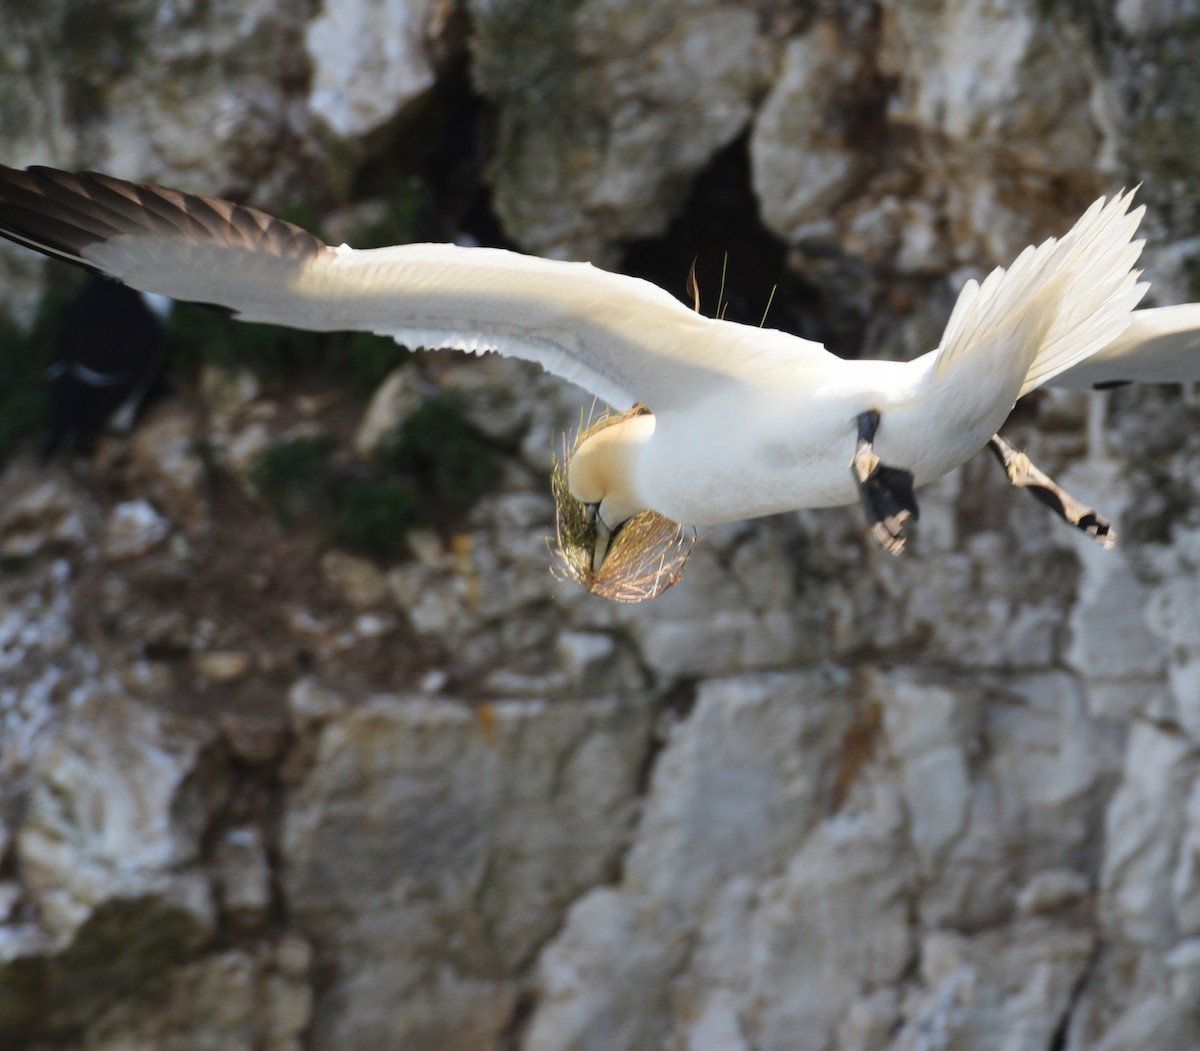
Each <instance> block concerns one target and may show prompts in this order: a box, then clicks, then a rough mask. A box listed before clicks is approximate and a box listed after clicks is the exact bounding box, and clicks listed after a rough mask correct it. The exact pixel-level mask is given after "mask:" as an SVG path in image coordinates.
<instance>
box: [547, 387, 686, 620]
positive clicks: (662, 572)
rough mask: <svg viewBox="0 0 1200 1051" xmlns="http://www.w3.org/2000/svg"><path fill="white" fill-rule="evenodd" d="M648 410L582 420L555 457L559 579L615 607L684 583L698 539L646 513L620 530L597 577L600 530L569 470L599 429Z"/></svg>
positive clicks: (553, 482) (555, 543)
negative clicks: (594, 563) (594, 553)
mask: <svg viewBox="0 0 1200 1051" xmlns="http://www.w3.org/2000/svg"><path fill="white" fill-rule="evenodd" d="M644 411H645V410H644V409H642V408H641V407H635V408H633V409H631V410H630V412H629V413H621V414H618V413H609V414H606V415H603V416H601V417H599V418H598V419H594V420H591V421H590V422H588V423H583V422H582V421H581V422H580V427H579V430H578V431H577V432H576V434H575V437H574V439H573V440H570V441H569V440H568V436H567V435H563V448H562V454H561V455H560V456H557V457H555V460H554V468H553V470H552V471H551V474H550V489H551V492H552V493H553V495H554V507H555V512H556V514H555V518H556V522H555V525H556V529H555V537H554V541H553V551H554V555H555V560H554V566H553V571H554V574H555V576H557V577H558V578H559V579H560V580H569V581H571V582H572V583H575V584H579V585H580V586H581V587H584V588H586V589H587V590H588V591H590V592H591V593H592V594H593V595H599V596H600V597H601V598H606V599H612V600H613V601H614V602H644V601H646V599H652V598H657V597H658V596H659V595H661V594H662V593H663V592H664V591H666V590H667V588H669V587H670V586H671V585H672V584H674V583H676V582H677V581H679V580H680V579H681V578H682V576H683V567H684V564H685V563H686V562H687V560H688V556H689V555H691V553H692V548H693V547H695V546H696V540H697V537H696V531H695V530H694V529H687V528H686V527H684V526H681V525H680V524H679V523H678V522H672V521H671V520H670V519H669V518H664V517H663V516H662V515H660V514H659V513H658V512H657V511H643V512H641V514H637V515H634V516H633V518H631V519H630V520H629V521H628V522H626V523H625V524H624V525H623V526H621V527H620V528H619V529H618V530H617V532H616V533H615V534H614V536H613V538H612V542H611V543H610V544H609V548H608V554H607V555H606V556H605V559H604V564H603V565H602V566H601V567H600V571H599V572H598V573H594V572H592V551H593V550H594V548H595V546H596V528H595V525H594V524H590V523H589V522H588V519H587V509H586V508H585V507H584V506H583V504H581V503H580V502H579V501H578V500H576V499H575V498H574V497H573V496H572V495H571V491H570V489H569V488H568V487H567V468H568V467H569V466H570V464H571V457H572V456H574V455H575V450H576V449H578V448H579V447H580V446H581V445H582V444H583V443H584V442H585V441H587V439H588V438H590V437H591V436H592V435H593V434H595V433H596V432H597V431H598V430H600V429H602V428H604V427H609V426H611V425H612V424H614V423H618V422H620V421H621V420H624V419H626V418H628V416H630V415H632V414H634V413H638V412H644Z"/></svg>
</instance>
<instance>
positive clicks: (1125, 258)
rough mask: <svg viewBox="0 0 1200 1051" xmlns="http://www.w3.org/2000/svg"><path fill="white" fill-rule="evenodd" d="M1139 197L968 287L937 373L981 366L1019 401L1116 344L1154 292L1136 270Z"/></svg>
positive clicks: (1108, 207) (1103, 205) (1125, 199)
mask: <svg viewBox="0 0 1200 1051" xmlns="http://www.w3.org/2000/svg"><path fill="white" fill-rule="evenodd" d="M1132 199H1133V191H1129V192H1128V193H1120V194H1118V195H1117V196H1116V197H1114V198H1113V199H1112V200H1111V201H1107V202H1106V201H1105V199H1104V198H1100V199H1099V200H1098V201H1096V202H1095V203H1093V204H1092V206H1091V207H1090V208H1088V210H1087V211H1086V212H1085V213H1084V214H1083V216H1082V217H1081V218H1080V219H1079V221H1078V222H1076V223H1075V225H1074V226H1073V227H1072V228H1071V230H1070V231H1069V232H1068V233H1067V234H1066V235H1065V236H1064V237H1062V238H1061V239H1059V240H1055V239H1053V238H1052V239H1050V240H1048V241H1045V242H1044V243H1043V244H1041V245H1039V246H1038V247H1036V248H1027V249H1025V251H1023V252H1022V253H1021V254H1020V255H1019V256H1018V257H1017V259H1016V260H1015V261H1014V262H1013V264H1012V265H1011V266H1009V267H1007V268H1000V269H996V270H993V271H992V272H991V273H990V274H989V275H988V276H987V278H985V279H984V282H983V284H982V285H980V284H977V283H975V282H968V284H967V285H966V287H964V288H963V290H962V292H961V293H960V295H959V297H958V301H957V302H956V303H955V305H954V310H953V312H952V313H951V315H950V320H949V321H948V322H947V325H946V331H945V335H944V336H943V338H942V344H941V347H940V348H939V349H938V356H937V362H936V365H935V373H936V374H937V375H938V376H939V377H941V376H943V375H944V374H945V373H946V372H947V370H948V369H950V368H952V367H953V366H955V364H956V363H958V362H964V363H965V361H966V359H974V360H973V364H974V365H975V366H976V367H978V368H979V369H980V371H981V372H986V373H987V374H988V375H989V378H990V382H993V383H996V382H999V383H1000V385H1001V386H1008V385H1013V386H1014V387H1015V389H1014V391H1013V395H1014V399H1015V398H1016V397H1020V396H1021V395H1023V394H1027V393H1028V392H1029V391H1031V390H1033V389H1035V388H1036V387H1039V386H1041V385H1042V384H1043V383H1045V382H1046V381H1047V380H1049V379H1051V378H1053V377H1054V376H1056V375H1058V374H1059V373H1060V372H1063V371H1064V370H1066V369H1069V368H1070V367H1071V366H1072V365H1075V364H1077V363H1079V362H1080V361H1083V360H1085V359H1086V358H1087V357H1089V356H1090V355H1092V354H1094V353H1096V352H1097V351H1098V350H1100V349H1102V348H1103V347H1105V346H1107V345H1108V344H1110V343H1111V342H1112V341H1113V340H1114V339H1115V338H1116V337H1117V336H1119V335H1120V333H1121V332H1122V331H1123V330H1124V328H1125V326H1126V325H1127V324H1128V323H1129V314H1130V312H1131V311H1132V310H1133V308H1134V307H1135V306H1136V305H1137V303H1138V301H1139V300H1140V299H1141V297H1142V295H1143V294H1144V293H1145V291H1146V288H1147V287H1148V286H1147V285H1145V284H1140V283H1139V282H1138V277H1139V276H1140V275H1139V272H1138V271H1136V270H1134V269H1133V266H1134V264H1135V263H1136V262H1137V259H1138V256H1139V255H1140V253H1141V249H1142V242H1141V241H1134V240H1133V235H1134V233H1135V232H1136V230H1137V226H1138V223H1139V221H1140V220H1141V217H1142V212H1143V209H1142V208H1136V209H1134V210H1133V211H1132V212H1130V211H1129V205H1130V202H1131V201H1132ZM997 355H1003V360H996V356H997ZM983 357H991V358H993V360H990V361H986V362H985V361H982V360H979V359H980V358H983ZM971 371H974V370H971Z"/></svg>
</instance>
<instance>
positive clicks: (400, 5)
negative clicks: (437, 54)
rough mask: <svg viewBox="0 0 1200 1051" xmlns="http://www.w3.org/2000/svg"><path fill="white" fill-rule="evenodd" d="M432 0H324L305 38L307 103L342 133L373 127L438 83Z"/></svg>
mask: <svg viewBox="0 0 1200 1051" xmlns="http://www.w3.org/2000/svg"><path fill="white" fill-rule="evenodd" d="M440 10H441V8H440V7H439V5H438V4H436V3H434V0H324V3H323V4H322V9H321V13H320V14H319V15H318V16H317V17H316V18H314V19H313V20H312V21H311V22H310V23H309V24H308V28H307V30H306V31H305V34H304V43H305V47H306V49H307V51H308V55H309V58H310V59H311V60H312V65H313V76H312V85H311V87H310V89H309V96H308V104H309V106H310V107H311V109H312V111H313V112H314V113H315V114H316V115H317V116H318V117H320V118H321V119H322V120H323V121H325V123H326V124H328V125H329V127H330V128H331V129H332V130H333V132H334V134H336V135H339V136H341V137H342V138H344V139H351V138H355V137H357V136H361V135H365V134H367V133H368V132H371V131H374V130H375V129H376V128H378V127H379V126H380V125H382V124H385V123H386V122H387V121H389V120H392V119H393V118H394V117H396V116H398V115H399V114H401V113H402V112H403V111H404V109H405V107H406V106H408V105H409V104H410V103H411V102H413V101H414V100H415V99H417V98H419V97H420V96H421V95H423V94H424V93H425V92H426V91H428V90H429V89H430V88H432V87H433V83H434V69H433V56H432V54H431V53H430V51H431V49H430V46H429V37H430V35H431V29H432V24H433V22H434V21H435V19H436V18H437V16H438V12H439V11H440Z"/></svg>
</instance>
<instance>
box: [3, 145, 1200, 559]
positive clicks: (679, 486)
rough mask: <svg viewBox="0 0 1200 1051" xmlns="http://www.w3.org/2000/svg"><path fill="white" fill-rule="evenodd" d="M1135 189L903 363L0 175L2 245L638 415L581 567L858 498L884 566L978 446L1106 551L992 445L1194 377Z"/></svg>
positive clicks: (1195, 366) (76, 183) (583, 468)
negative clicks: (524, 377)
mask: <svg viewBox="0 0 1200 1051" xmlns="http://www.w3.org/2000/svg"><path fill="white" fill-rule="evenodd" d="M1131 197H1132V194H1131V193H1122V194H1118V195H1117V196H1115V197H1113V198H1112V199H1111V200H1105V199H1103V198H1101V199H1100V200H1098V201H1096V202H1095V203H1094V204H1093V205H1092V206H1091V207H1090V208H1088V209H1087V211H1086V212H1085V213H1084V214H1083V216H1082V217H1081V218H1080V219H1079V220H1078V221H1077V222H1076V223H1075V225H1074V226H1073V227H1072V228H1071V229H1070V230H1069V231H1068V232H1067V233H1066V234H1065V235H1063V236H1062V237H1061V238H1059V239H1053V238H1052V239H1050V240H1047V241H1045V242H1043V243H1042V244H1041V245H1039V246H1037V247H1029V248H1026V249H1025V250H1024V251H1023V252H1021V253H1020V255H1019V256H1018V257H1017V258H1016V260H1015V261H1014V262H1013V263H1012V265H1011V266H1008V267H1006V268H998V269H996V270H994V271H992V273H991V274H990V275H988V277H987V278H986V279H985V280H984V281H983V282H982V283H977V282H974V281H972V282H969V283H968V284H967V285H966V287H964V288H963V290H962V292H961V294H960V295H959V297H958V300H957V302H956V304H955V307H954V309H953V312H952V314H951V316H950V319H949V321H948V322H947V325H946V328H945V332H944V334H943V336H942V339H941V342H940V344H939V345H938V346H937V347H936V348H935V349H933V350H931V351H930V352H929V353H927V354H925V355H923V356H922V357H919V358H917V359H915V360H913V361H909V362H893V361H875V360H843V359H841V358H838V357H836V356H834V355H833V354H831V353H829V352H828V351H827V350H825V348H824V347H822V346H821V345H819V344H817V343H813V342H810V341H807V340H804V339H800V338H798V337H796V336H792V335H788V334H785V333H782V332H778V331H774V330H771V329H767V328H756V327H753V326H747V325H741V324H737V323H734V322H729V321H723V320H719V319H715V318H709V317H704V316H701V315H700V314H698V313H696V312H694V311H693V310H691V309H689V308H688V307H687V306H685V305H684V304H682V303H681V302H679V301H678V300H676V299H675V298H674V297H673V296H671V295H670V294H668V293H667V292H665V291H663V290H662V289H660V288H658V287H656V286H654V285H651V284H649V283H648V282H645V281H641V280H638V279H635V278H630V277H626V276H622V275H618V274H614V273H608V272H606V271H604V270H600V269H597V268H595V267H592V266H590V265H588V264H585V263H571V262H562V261H556V260H549V259H540V258H535V257H531V256H527V255H522V254H519V253H515V252H510V251H504V250H500V249H491V248H475V247H461V246H457V245H452V244H408V245H399V246H395V247H391V248H380V249H373V250H364V251H359V250H355V249H352V248H350V247H348V246H346V245H341V246H338V247H330V246H328V245H326V244H324V243H322V242H321V241H320V240H319V239H317V238H316V237H314V236H313V235H311V234H309V233H307V232H306V231H304V230H302V229H300V228H299V227H297V226H294V225H292V224H290V223H287V222H284V221H282V220H279V219H277V218H274V217H272V216H270V215H267V214H266V213H264V212H261V211H259V210H257V209H254V208H247V207H242V206H239V205H237V204H234V203H231V202H229V201H226V200H221V199H218V198H215V197H208V196H202V195H197V194H190V193H182V192H180V191H177V190H171V189H167V188H164V187H160V186H151V185H144V184H136V183H132V182H127V181H124V180H121V179H116V178H113V177H110V176H107V175H102V174H98V173H89V172H85V173H76V174H72V173H68V172H62V171H57V170H54V169H49V168H30V169H28V170H24V171H22V170H17V169H12V168H3V167H0V235H3V236H4V237H7V238H9V239H11V240H13V241H16V242H18V243H21V244H24V245H27V246H29V247H30V248H34V249H36V250H38V251H40V252H45V253H46V254H48V255H51V256H54V257H57V258H59V259H65V260H67V261H68V262H72V263H76V264H78V265H80V266H83V267H87V268H88V269H90V270H93V271H95V272H97V273H100V274H103V275H106V276H108V277H110V278H115V279H116V280H118V281H121V282H123V283H125V284H127V285H129V286H131V287H133V288H136V289H140V290H143V291H147V292H153V293H158V294H161V295H165V296H170V297H173V298H176V299H182V300H191V301H197V302H201V303H208V304H215V305H218V306H222V307H225V308H227V309H229V310H230V311H232V312H233V313H234V314H235V315H236V316H237V317H238V318H240V319H242V320H244V321H258V322H272V323H276V324H281V325H288V326H292V327H294V328H300V329H310V330H318V331H330V330H339V329H355V330H365V331H369V332H374V333H378V334H381V335H387V336H390V337H392V338H394V339H395V340H396V341H397V342H399V343H401V344H403V345H405V346H409V347H414V348H418V347H423V348H430V349H437V348H445V349H455V350H460V351H468V352H474V353H485V352H488V351H495V352H498V353H500V354H506V355H512V356H515V357H518V358H524V359H526V360H529V361H534V362H537V363H539V364H540V365H542V366H543V367H544V368H545V369H547V370H548V371H550V372H552V373H555V374H556V375H559V376H562V377H563V378H565V379H567V380H569V381H571V382H573V383H576V384H578V385H580V386H581V387H584V388H585V389H587V390H589V391H591V392H592V393H593V394H595V395H598V396H599V397H600V398H602V399H604V400H605V401H607V402H609V403H610V404H611V405H612V406H613V407H614V408H616V409H618V410H623V409H628V408H629V407H631V406H633V405H634V404H635V403H640V404H642V405H644V406H645V407H646V409H647V410H648V411H645V412H640V413H633V414H630V415H628V416H627V417H625V418H624V419H623V420H622V421H621V422H620V423H618V424H615V425H613V426H611V427H606V428H603V429H601V430H598V431H597V432H596V433H595V434H594V436H592V437H590V438H589V439H588V440H587V441H586V442H584V443H583V444H582V445H581V446H580V448H579V449H578V450H577V451H576V453H575V454H574V456H573V458H572V460H571V463H570V468H569V475H568V482H569V488H570V492H571V494H572V495H573V497H574V498H575V499H577V500H578V501H581V502H582V503H583V504H584V505H586V507H587V508H588V509H589V512H590V514H591V515H592V516H593V517H594V522H595V527H596V541H595V549H594V555H593V564H594V566H596V567H599V566H600V565H601V564H602V563H603V560H604V558H605V552H606V550H607V547H608V540H609V537H610V536H611V534H612V533H613V532H614V531H615V530H617V529H619V528H620V527H621V525H622V523H624V522H626V521H627V520H629V519H630V518H631V517H632V516H635V515H637V514H638V513H639V512H642V511H645V510H647V509H649V510H653V511H655V512H658V513H660V514H661V515H663V516H666V517H667V518H669V519H672V520H675V521H678V522H684V523H689V524H696V525H711V524H716V523H721V522H728V521H731V520H736V519H742V518H752V517H755V516H760V515H769V514H772V513H775V512H780V511H788V510H794V509H799V508H809V507H829V506H836V505H844V504H852V503H856V502H859V501H861V502H862V504H863V506H864V507H865V509H866V512H867V515H868V519H869V522H870V525H871V529H872V534H873V535H874V537H875V538H876V539H877V540H878V541H879V542H880V543H881V544H882V545H883V546H884V547H885V548H887V549H889V550H892V551H899V550H900V549H901V548H902V546H903V544H904V539H905V526H906V521H907V520H908V519H909V518H915V517H916V515H917V504H916V500H915V497H914V494H913V487H914V486H918V485H921V484H922V483H926V482H930V481H932V480H933V479H936V478H938V477H939V476H941V475H943V474H945V473H946V472H947V471H950V470H951V469H953V468H954V467H956V466H958V465H959V464H961V463H963V462H964V461H965V460H966V459H967V458H969V457H970V456H972V455H974V454H975V453H976V452H978V451H979V450H980V449H982V448H983V447H985V446H988V445H990V446H991V447H992V449H993V451H995V452H996V453H997V454H998V455H999V456H1000V457H1001V459H1002V461H1003V462H1004V463H1005V467H1006V470H1007V471H1008V474H1009V477H1010V479H1011V480H1012V481H1013V483H1014V484H1016V485H1031V486H1033V487H1034V489H1035V491H1037V492H1039V493H1040V494H1041V495H1042V496H1043V497H1049V498H1050V499H1048V502H1049V503H1051V505H1052V506H1053V505H1055V504H1056V503H1057V506H1055V510H1057V511H1059V513H1060V514H1062V515H1063V517H1065V518H1066V519H1067V520H1068V521H1070V522H1072V524H1074V525H1077V526H1079V527H1080V528H1082V529H1085V530H1087V531H1088V532H1090V533H1092V534H1093V535H1095V536H1096V537H1097V538H1098V539H1101V540H1111V536H1110V532H1109V529H1108V525H1107V523H1105V522H1104V521H1103V519H1101V518H1099V516H1097V515H1095V513H1094V512H1092V511H1091V510H1090V509H1088V508H1084V507H1082V505H1078V504H1075V503H1074V502H1073V501H1070V498H1069V497H1067V496H1066V494H1064V493H1062V492H1061V490H1058V489H1057V487H1055V486H1054V484H1053V482H1051V481H1050V480H1049V479H1046V478H1045V476H1044V475H1040V474H1038V473H1036V469H1032V468H1031V465H1028V462H1027V461H1026V460H1025V459H1024V458H1023V457H1021V456H1020V454H1018V453H1017V452H1016V450H1014V449H1012V447H1011V446H1009V445H1008V444H1007V443H1006V442H1004V440H1003V439H1001V438H999V437H998V436H997V435H996V431H997V429H998V428H999V427H1000V426H1001V425H1002V424H1003V422H1004V420H1005V418H1006V417H1007V416H1008V414H1009V412H1010V410H1011V409H1012V407H1013V404H1014V403H1015V402H1016V400H1017V399H1018V398H1020V397H1021V396H1022V395H1025V394H1028V393H1029V392H1030V391H1033V390H1036V389H1037V388H1038V387H1041V386H1042V385H1044V384H1049V383H1059V384H1063V385H1071V386H1075V385H1084V386H1094V385H1102V384H1106V383H1110V382H1112V381H1117V380H1127V379H1128V380H1142V379H1147V380H1155V379H1161V378H1163V377H1164V376H1167V375H1169V376H1170V378H1186V376H1185V375H1183V374H1186V375H1192V374H1200V356H1198V355H1197V354H1195V353H1193V352H1194V351H1195V349H1196V343H1197V339H1198V336H1197V332H1198V331H1200V313H1198V311H1197V308H1196V307H1195V306H1189V307H1183V308H1168V309H1167V310H1165V311H1163V310H1160V311H1146V312H1142V313H1141V314H1140V315H1139V314H1138V313H1135V312H1134V308H1135V307H1136V306H1137V304H1138V302H1139V300H1140V299H1141V297H1142V295H1143V293H1144V292H1145V290H1146V287H1147V286H1146V284H1144V283H1141V282H1139V273H1138V271H1137V270H1135V269H1134V267H1135V264H1136V263H1137V260H1138V256H1139V253H1140V251H1141V247H1142V243H1141V242H1140V241H1138V240H1136V239H1135V233H1136V230H1137V226H1138V222H1139V220H1140V218H1141V214H1142V209H1141V208H1137V209H1133V210H1131ZM1031 470H1032V471H1033V472H1034V473H1030V471H1031Z"/></svg>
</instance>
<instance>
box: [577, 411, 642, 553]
mask: <svg viewBox="0 0 1200 1051" xmlns="http://www.w3.org/2000/svg"><path fill="white" fill-rule="evenodd" d="M653 433H654V416H653V415H652V414H650V413H648V412H634V413H631V414H630V415H627V416H626V417H625V418H624V419H621V420H618V421H617V422H615V423H610V424H608V425H607V426H603V427H599V428H598V429H596V430H595V431H593V432H592V433H591V434H590V435H588V436H587V437H586V438H585V439H584V440H583V442H581V443H580V445H579V447H578V448H577V449H576V450H575V452H574V453H573V454H572V456H571V461H570V463H569V464H568V465H567V488H568V490H569V491H570V493H571V495H572V496H573V497H575V499H576V500H578V501H579V502H580V503H582V504H585V505H588V506H592V507H598V508H599V516H598V517H599V519H600V521H601V522H602V523H603V524H604V525H606V526H607V527H608V528H609V529H616V528H617V527H618V526H620V525H621V524H622V523H623V522H625V521H627V520H628V519H630V518H632V517H633V516H634V515H636V514H637V513H638V512H639V511H645V510H646V506H647V505H646V501H645V498H644V497H643V496H642V495H641V494H640V493H639V492H638V485H637V457H638V455H639V454H640V453H641V450H642V446H643V445H645V443H646V442H647V441H648V440H649V439H650V436H651V435H652V434H653Z"/></svg>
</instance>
